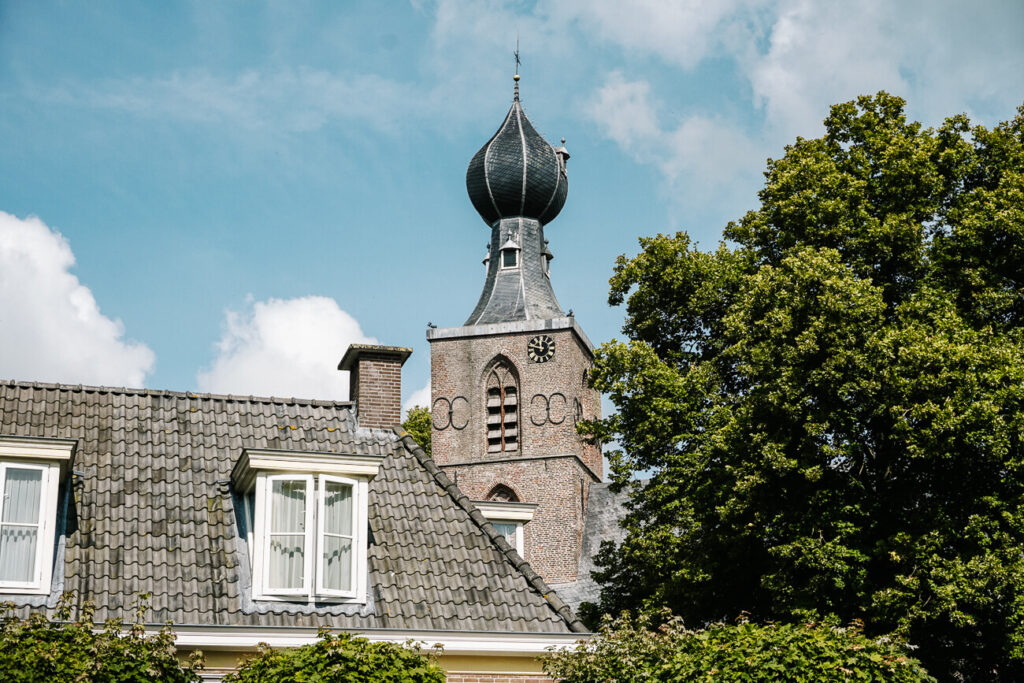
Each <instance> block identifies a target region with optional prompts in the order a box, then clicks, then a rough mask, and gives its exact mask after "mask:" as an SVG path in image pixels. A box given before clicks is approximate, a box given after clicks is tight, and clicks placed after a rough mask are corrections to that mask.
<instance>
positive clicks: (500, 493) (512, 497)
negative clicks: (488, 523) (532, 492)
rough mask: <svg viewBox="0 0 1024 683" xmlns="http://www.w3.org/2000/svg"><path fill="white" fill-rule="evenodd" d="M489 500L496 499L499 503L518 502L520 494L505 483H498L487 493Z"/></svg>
mask: <svg viewBox="0 0 1024 683" xmlns="http://www.w3.org/2000/svg"><path fill="white" fill-rule="evenodd" d="M487 500H495V501H498V502H499V503H518V502H519V496H517V495H516V492H515V491H513V490H512V489H510V488H509V487H507V486H505V485H504V484H498V485H497V486H495V487H494V488H493V489H491V492H490V493H488V494H487Z"/></svg>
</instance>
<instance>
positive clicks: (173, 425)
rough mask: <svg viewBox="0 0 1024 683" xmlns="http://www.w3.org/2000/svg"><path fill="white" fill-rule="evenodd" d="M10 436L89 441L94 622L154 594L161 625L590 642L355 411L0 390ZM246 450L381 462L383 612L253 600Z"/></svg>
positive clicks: (376, 529)
mask: <svg viewBox="0 0 1024 683" xmlns="http://www.w3.org/2000/svg"><path fill="white" fill-rule="evenodd" d="M0 434H8V435H19V436H33V437H53V438H63V439H76V440H77V441H78V449H77V452H76V455H75V463H74V469H75V471H76V475H75V479H74V498H73V505H72V506H71V509H70V510H69V512H68V521H67V524H68V528H67V533H66V548H65V550H64V564H63V578H64V585H63V589H64V590H69V591H73V592H74V593H75V595H76V600H77V601H78V602H79V603H81V602H82V601H85V600H88V601H90V602H92V603H94V604H95V605H96V606H97V612H96V615H95V618H96V619H97V620H98V621H102V620H105V619H108V618H115V619H130V618H131V614H130V608H131V605H132V603H133V601H135V600H136V598H137V596H138V594H140V593H151V594H152V596H151V597H150V598H149V604H150V606H151V609H152V612H151V613H150V615H149V617H148V620H149V621H151V622H154V623H162V622H166V621H171V622H173V623H175V624H201V625H215V624H224V625H256V626H258V625H266V626H271V625H273V626H283V625H295V626H317V625H324V626H332V627H337V628H349V629H370V628H398V629H441V630H470V631H492V632H493V631H527V632H547V633H553V632H555V633H557V632H563V633H564V632H567V631H570V630H583V629H582V626H581V625H580V623H579V622H578V621H577V620H575V618H574V617H573V616H572V614H571V612H570V611H569V610H568V608H567V607H565V605H564V603H562V601H561V600H559V599H558V597H557V596H556V595H554V594H553V593H552V592H551V591H550V589H549V588H548V587H547V586H546V585H545V584H544V583H543V581H541V580H540V578H539V577H537V576H536V574H535V573H534V572H533V571H532V570H531V569H530V567H529V565H527V564H525V562H523V561H522V559H521V558H519V556H518V555H516V553H515V552H514V551H512V550H511V549H510V548H509V547H508V544H507V543H505V542H504V540H503V539H501V540H497V539H498V538H499V536H498V535H497V534H496V533H495V532H494V529H493V527H491V526H490V524H488V523H487V522H486V520H485V519H483V517H482V516H480V514H479V512H476V511H475V509H474V508H472V505H471V504H469V502H468V500H463V499H465V496H463V495H462V494H461V492H459V490H458V488H457V487H455V486H454V485H453V484H451V482H450V481H448V480H447V477H446V476H445V475H444V474H443V473H442V472H440V471H439V470H438V469H437V468H436V466H434V464H433V462H432V461H431V460H430V459H429V458H428V457H427V456H426V455H425V454H424V453H423V452H422V450H420V449H418V447H415V444H414V443H413V442H412V440H411V438H408V437H405V438H399V437H398V436H397V435H396V434H394V433H392V432H390V431H385V430H366V429H357V428H356V425H355V421H354V418H353V414H352V406H351V404H350V403H339V402H330V401H308V400H307V401H304V400H298V399H276V398H254V397H239V396H216V395H209V394H188V393H177V392H168V391H147V390H126V389H112V388H101V387H81V386H77V387H76V386H64V385H55V384H33V383H23V382H0ZM243 448H271V449H283V450H298V451H318V452H345V453H356V454H377V455H383V456H386V457H385V459H384V461H383V463H382V465H381V470H380V473H379V474H378V475H377V477H376V478H375V479H374V480H373V481H372V482H371V483H370V497H369V520H370V545H369V552H368V567H369V575H370V576H369V579H370V581H369V584H370V593H371V599H372V609H363V610H359V609H353V607H352V606H323V607H321V608H318V609H317V610H314V611H310V610H309V609H308V608H305V607H304V606H303V607H300V606H291V605H288V604H287V603H283V604H275V605H274V606H273V607H266V606H259V605H257V606H256V608H254V606H253V605H252V603H251V602H248V601H247V599H246V590H247V589H246V586H247V585H248V576H247V574H248V571H247V569H246V566H247V558H246V557H245V551H244V546H243V545H242V544H241V543H240V542H239V538H238V530H237V529H238V527H237V524H236V520H235V500H236V499H235V497H234V496H233V495H232V493H231V492H230V490H229V487H228V485H227V481H228V479H229V476H230V473H231V468H232V466H233V465H234V462H235V460H236V459H237V458H238V456H239V455H240V454H241V452H242V449H243ZM474 513H475V514H474ZM55 573H56V574H58V575H59V574H60V568H58V571H57V572H55ZM50 602H51V603H52V598H51V601H50ZM29 609H31V608H29V607H25V608H23V609H22V611H23V612H24V611H28V610H29Z"/></svg>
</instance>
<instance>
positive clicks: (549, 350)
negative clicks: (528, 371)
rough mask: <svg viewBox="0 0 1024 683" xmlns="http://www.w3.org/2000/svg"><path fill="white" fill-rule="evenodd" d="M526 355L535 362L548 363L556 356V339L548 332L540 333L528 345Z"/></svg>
mask: <svg viewBox="0 0 1024 683" xmlns="http://www.w3.org/2000/svg"><path fill="white" fill-rule="evenodd" d="M526 355H528V356H529V357H530V360H532V361H533V362H534V363H547V362H548V361H549V360H551V359H552V358H554V357H555V340H554V339H552V338H551V337H549V336H548V335H546V334H538V335H537V336H536V337H534V338H533V339H531V340H530V341H529V343H528V344H527V345H526Z"/></svg>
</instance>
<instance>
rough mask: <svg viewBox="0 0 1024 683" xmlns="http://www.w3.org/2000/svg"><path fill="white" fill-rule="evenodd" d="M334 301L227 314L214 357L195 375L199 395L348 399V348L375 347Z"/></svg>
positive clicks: (292, 302) (268, 304)
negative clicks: (344, 364)
mask: <svg viewBox="0 0 1024 683" xmlns="http://www.w3.org/2000/svg"><path fill="white" fill-rule="evenodd" d="M376 343H377V340H376V339H374V338H373V337H367V336H366V335H365V334H363V331H362V329H360V327H359V322H358V321H357V320H356V319H355V318H353V317H352V316H351V315H349V314H348V313H346V312H345V311H343V310H341V308H339V307H338V304H337V302H336V301H334V299H330V298H327V297H322V296H307V297H301V298H296V299H270V300H268V301H256V302H254V303H253V304H252V306H251V308H249V309H248V310H246V311H243V312H237V311H228V312H227V313H226V315H225V323H224V333H223V335H222V336H221V339H220V341H219V342H217V356H216V358H214V360H213V363H212V364H211V366H210V368H209V369H207V370H203V371H201V372H199V373H198V375H197V376H196V381H197V383H198V386H199V388H200V390H201V391H210V392H214V393H224V394H242V395H245V394H257V395H264V396H266V395H272V396H286V397H290V396H296V397H300V398H316V399H325V400H342V401H344V400H347V399H348V373H347V372H340V371H339V370H338V369H337V367H338V361H340V360H341V357H342V355H344V353H345V349H347V348H348V345H349V344H376Z"/></svg>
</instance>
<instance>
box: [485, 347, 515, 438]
mask: <svg viewBox="0 0 1024 683" xmlns="http://www.w3.org/2000/svg"><path fill="white" fill-rule="evenodd" d="M518 449H519V381H518V380H517V379H516V376H515V374H514V371H513V370H512V368H511V366H510V365H509V363H508V362H507V361H504V360H499V361H498V362H497V363H495V364H494V367H492V368H491V371H490V372H489V373H488V374H487V452H488V453H500V452H502V451H515V450H518Z"/></svg>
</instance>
